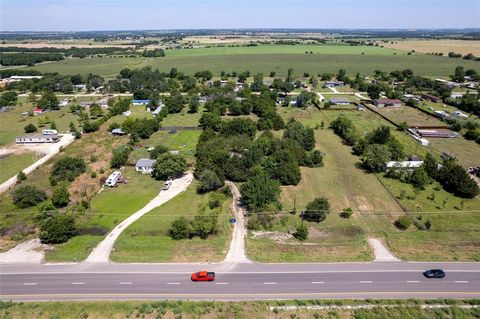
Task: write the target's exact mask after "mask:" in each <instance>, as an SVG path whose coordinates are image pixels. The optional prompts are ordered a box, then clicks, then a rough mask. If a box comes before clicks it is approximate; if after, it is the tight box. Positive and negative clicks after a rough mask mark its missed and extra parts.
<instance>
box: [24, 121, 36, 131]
mask: <svg viewBox="0 0 480 319" xmlns="http://www.w3.org/2000/svg"><path fill="white" fill-rule="evenodd" d="M23 129H24V130H25V133H33V132H36V131H37V127H36V126H35V125H33V124H32V123H30V124H28V125H26V126H25V127H24V128H23Z"/></svg>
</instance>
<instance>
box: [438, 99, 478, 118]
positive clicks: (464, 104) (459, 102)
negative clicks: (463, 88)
mask: <svg viewBox="0 0 480 319" xmlns="http://www.w3.org/2000/svg"><path fill="white" fill-rule="evenodd" d="M445 103H447V104H449V105H451V106H454V107H456V108H458V109H460V110H462V111H465V112H469V113H472V114H475V115H477V116H480V101H479V95H477V94H465V95H463V96H462V97H461V98H451V97H449V98H447V99H445Z"/></svg>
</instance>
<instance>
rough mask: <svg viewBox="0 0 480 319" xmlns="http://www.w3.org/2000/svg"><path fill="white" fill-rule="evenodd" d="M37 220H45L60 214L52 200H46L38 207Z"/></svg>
mask: <svg viewBox="0 0 480 319" xmlns="http://www.w3.org/2000/svg"><path fill="white" fill-rule="evenodd" d="M37 207H38V214H37V219H39V220H44V219H47V218H50V217H53V216H55V215H56V214H57V213H58V210H57V208H56V207H55V206H53V204H52V201H51V200H46V201H44V202H42V203H40V204H39V205H38V206H37Z"/></svg>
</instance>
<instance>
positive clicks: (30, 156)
mask: <svg viewBox="0 0 480 319" xmlns="http://www.w3.org/2000/svg"><path fill="white" fill-rule="evenodd" d="M41 157H42V156H37V155H36V154H35V153H32V152H25V153H22V154H9V155H7V156H6V157H3V158H1V159H0V183H3V182H4V181H6V180H7V179H9V178H10V177H12V176H15V175H17V174H18V173H19V172H20V171H21V170H23V169H25V168H27V167H28V166H30V165H31V164H33V163H35V162H36V161H37V160H39V159H40V158H41Z"/></svg>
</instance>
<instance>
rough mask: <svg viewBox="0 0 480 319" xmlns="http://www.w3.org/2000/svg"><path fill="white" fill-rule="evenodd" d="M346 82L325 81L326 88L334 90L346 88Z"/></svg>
mask: <svg viewBox="0 0 480 319" xmlns="http://www.w3.org/2000/svg"><path fill="white" fill-rule="evenodd" d="M344 85H345V82H343V81H325V87H327V88H332V87H335V86H344Z"/></svg>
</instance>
